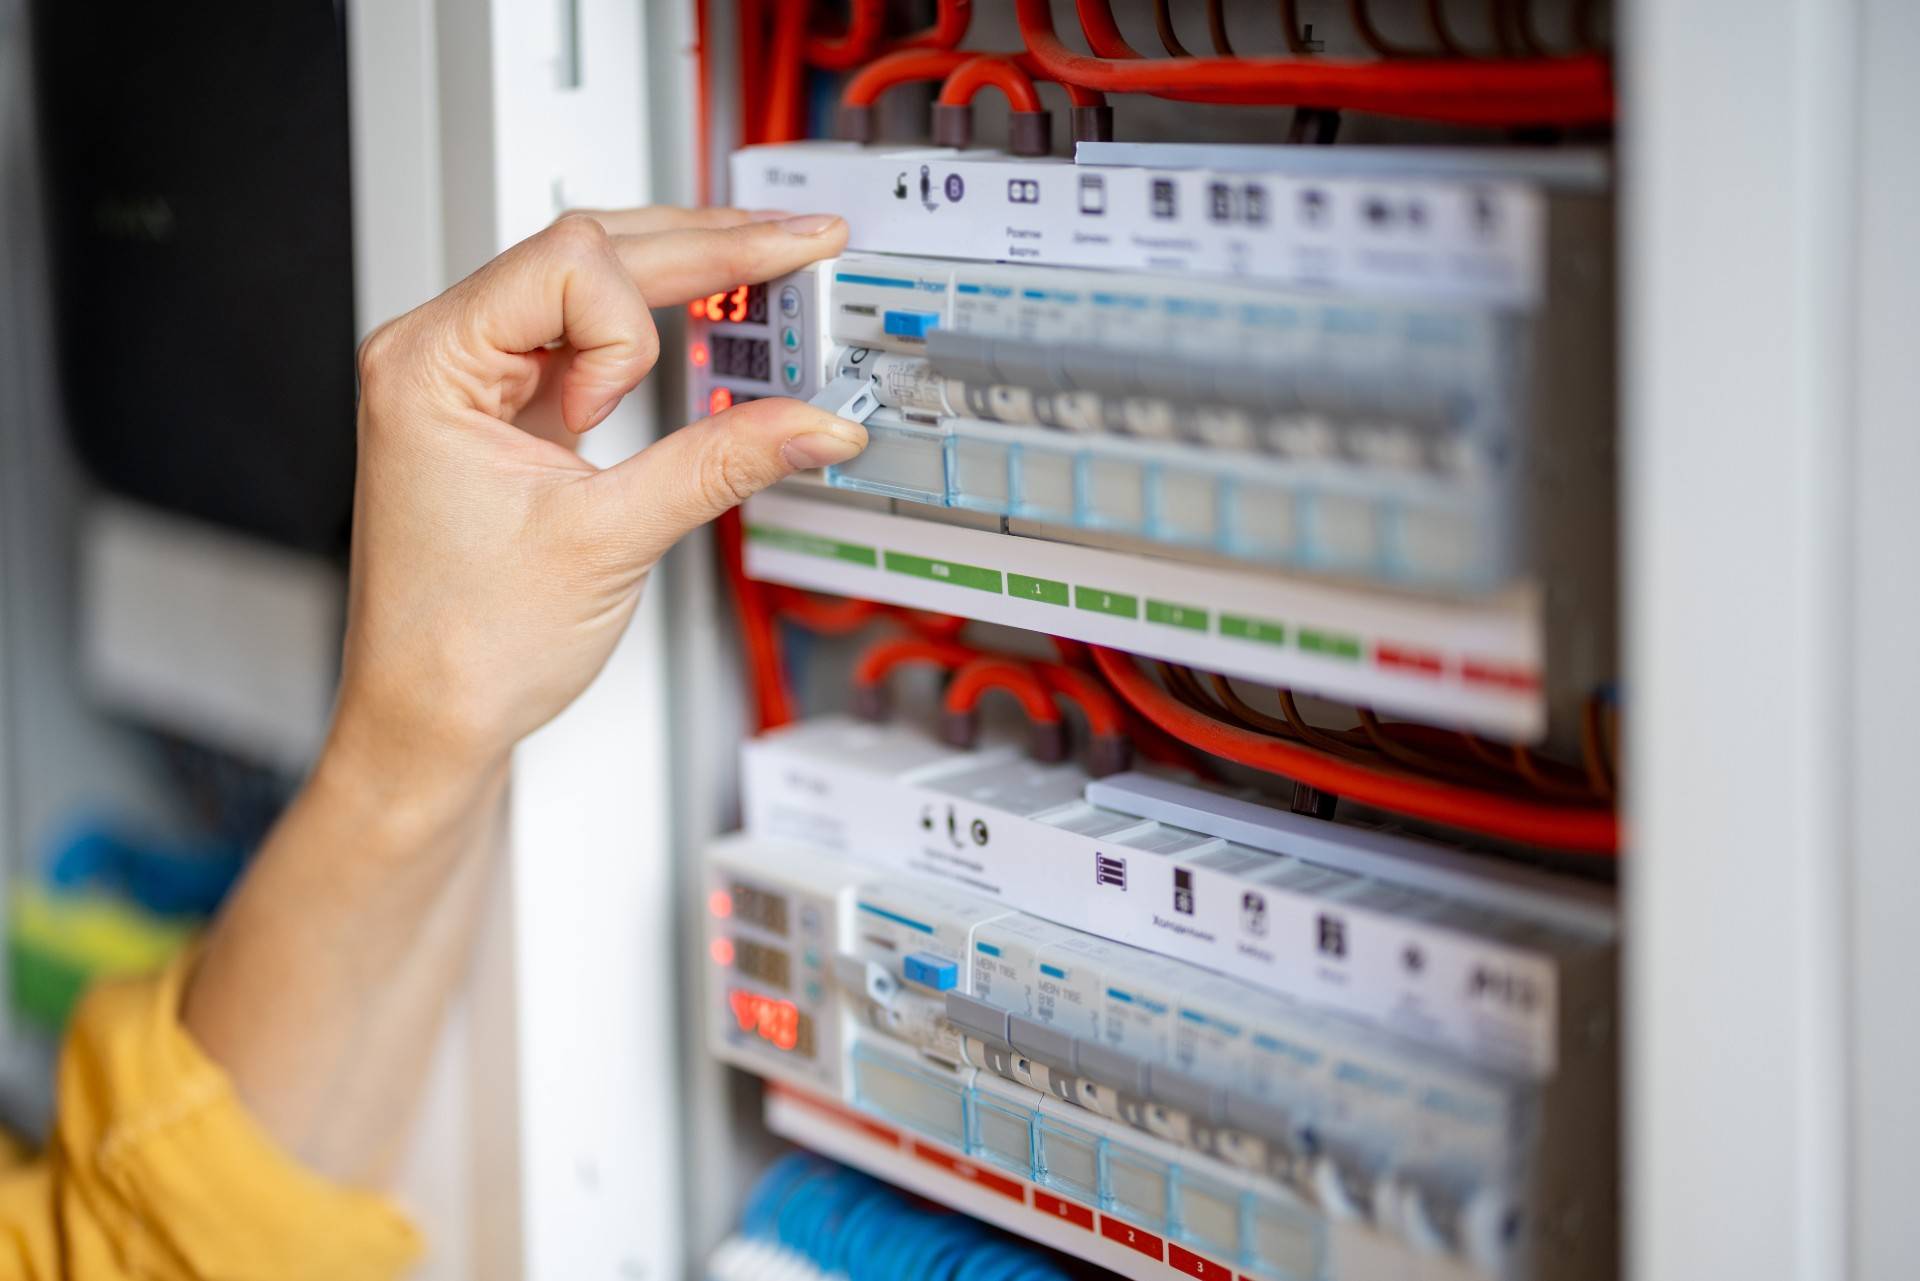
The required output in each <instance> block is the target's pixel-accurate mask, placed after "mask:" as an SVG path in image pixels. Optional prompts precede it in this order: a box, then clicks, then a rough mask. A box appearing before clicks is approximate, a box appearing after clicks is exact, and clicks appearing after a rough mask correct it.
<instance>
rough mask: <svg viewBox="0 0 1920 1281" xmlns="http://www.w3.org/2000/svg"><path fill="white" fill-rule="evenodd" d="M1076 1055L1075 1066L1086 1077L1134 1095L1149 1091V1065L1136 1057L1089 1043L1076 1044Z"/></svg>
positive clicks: (1106, 1046) (1082, 1041)
mask: <svg viewBox="0 0 1920 1281" xmlns="http://www.w3.org/2000/svg"><path fill="white" fill-rule="evenodd" d="M1073 1054H1074V1065H1075V1066H1076V1067H1078V1068H1079V1069H1080V1071H1081V1072H1082V1073H1084V1074H1085V1075H1087V1076H1090V1077H1093V1078H1095V1079H1096V1080H1098V1081H1101V1082H1103V1083H1105V1084H1106V1085H1109V1086H1112V1087H1114V1088H1116V1089H1121V1090H1126V1091H1129V1092H1130V1093H1133V1094H1145V1093H1146V1092H1147V1065H1146V1064H1145V1063H1144V1062H1143V1061H1141V1060H1140V1059H1137V1058H1135V1057H1134V1056H1133V1055H1131V1054H1127V1053H1124V1052H1123V1051H1120V1050H1116V1049H1114V1048H1113V1047H1112V1046H1109V1045H1103V1044H1101V1043H1100V1042H1098V1041H1088V1040H1081V1041H1080V1042H1079V1043H1078V1044H1076V1045H1075V1046H1074V1047H1073Z"/></svg>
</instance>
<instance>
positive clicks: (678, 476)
mask: <svg viewBox="0 0 1920 1281" xmlns="http://www.w3.org/2000/svg"><path fill="white" fill-rule="evenodd" d="M866 445H867V432H866V429H865V428H864V427H862V426H860V424H859V423H855V422H850V421H848V420H847V419H845V418H839V417H836V416H835V415H833V414H830V413H828V412H827V411H826V410H824V409H819V408H816V407H815V406H813V405H809V404H807V403H806V402H805V401H801V400H786V399H780V398H772V397H770V398H768V399H764V400H753V401H748V402H747V403H745V404H742V405H735V406H734V407H733V408H731V409H728V410H724V411H723V412H721V413H718V414H715V415H714V416H713V417H711V418H705V419H702V420H701V421H699V422H697V423H692V424H690V425H688V426H686V427H682V428H681V429H680V430H679V431H676V432H674V433H672V434H671V435H668V436H664V437H662V438H661V439H659V440H657V441H655V442H654V443H653V444H651V445H649V446H647V447H646V448H645V449H643V450H641V451H640V452H639V453H637V454H635V455H634V456H633V457H631V458H629V459H627V460H626V461H625V462H622V463H619V464H617V465H615V466H613V467H609V468H607V469H606V470H605V471H602V472H600V473H599V474H597V475H595V476H593V477H592V478H591V479H590V480H589V481H588V482H587V483H588V484H590V485H594V486H601V487H604V488H605V489H606V490H607V491H610V493H611V494H612V497H611V499H610V505H611V506H612V508H613V509H614V510H616V511H618V512H619V513H621V520H622V530H621V532H622V533H623V534H624V536H625V537H626V538H627V539H628V540H629V543H630V547H631V550H632V554H633V556H634V559H635V563H636V564H638V565H650V564H652V563H653V562H654V561H656V560H658V559H659V558H660V557H661V556H663V555H665V554H666V551H667V549H668V548H670V547H672V546H673V544H674V543H676V542H678V541H679V540H680V538H681V537H682V536H683V535H685V534H687V533H689V532H690V531H692V530H694V529H696V528H698V527H699V526H701V525H704V524H705V523H707V522H708V521H710V520H712V519H713V518H714V517H716V516H718V515H720V514H721V513H722V512H725V511H727V510H729V509H731V508H733V507H736V506H738V505H739V504H741V503H743V502H745V501H746V500H747V499H748V498H751V497H752V496H753V495H754V494H757V493H759V492H760V491H761V490H763V489H765V488H766V487H767V486H769V485H771V484H773V483H774V482H775V481H777V480H781V479H783V478H785V477H787V476H790V475H792V474H793V473H794V472H796V471H804V470H807V469H809V468H813V467H827V466H831V465H833V464H835V463H843V462H845V461H847V459H849V458H852V457H853V456H854V455H855V454H858V453H859V452H860V451H861V450H862V449H864V448H866ZM605 498H606V496H605V495H603V500H604V499H605ZM595 508H596V510H604V508H602V507H601V505H600V503H598V502H596V504H595ZM609 532H612V531H609Z"/></svg>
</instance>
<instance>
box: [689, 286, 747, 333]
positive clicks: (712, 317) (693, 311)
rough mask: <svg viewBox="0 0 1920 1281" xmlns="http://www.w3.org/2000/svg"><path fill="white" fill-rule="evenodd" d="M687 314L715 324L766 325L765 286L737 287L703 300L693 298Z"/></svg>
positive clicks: (708, 296)
mask: <svg viewBox="0 0 1920 1281" xmlns="http://www.w3.org/2000/svg"><path fill="white" fill-rule="evenodd" d="M687 314H689V315H691V316H692V317H693V318H694V319H695V320H706V321H711V322H713V323H714V324H716V325H764V324H766V323H767V287H766V286H765V285H739V286H737V287H735V288H733V289H723V290H721V291H720V292H719V293H717V294H708V295H707V296H706V297H705V298H695V299H694V300H693V301H692V302H690V303H688V304H687Z"/></svg>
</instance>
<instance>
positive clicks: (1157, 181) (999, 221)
mask: <svg viewBox="0 0 1920 1281" xmlns="http://www.w3.org/2000/svg"><path fill="white" fill-rule="evenodd" d="M732 199H733V202H734V203H735V204H737V205H740V206H742V207H746V208H758V207H765V208H774V209H801V208H805V209H813V210H819V211H822V212H829V213H838V214H840V215H842V216H843V217H845V218H846V219H847V221H848V223H849V224H850V225H851V227H852V239H851V241H850V242H849V243H850V246H851V247H852V248H853V249H856V250H871V251H874V252H880V253H904V254H932V255H936V256H939V257H946V258H975V259H984V260H987V261H990V262H1033V263H1051V264H1055V265H1060V266H1074V267H1126V268H1133V269H1137V270H1146V271H1158V272H1176V273H1183V274H1186V273H1193V274H1201V275H1210V276H1229V277H1236V278H1250V279H1256V280H1265V281H1271V282H1275V283H1282V284H1287V285H1292V286H1296V287H1300V288H1307V289H1341V290H1348V291H1354V292H1364V293H1369V294H1376V295H1383V296H1391V297H1403V298H1452V299H1461V300H1467V301H1476V302H1483V303H1491V304H1503V305H1509V306H1519V307H1526V306H1531V305H1533V304H1534V303H1536V302H1537V301H1538V300H1539V298H1540V295H1541V287H1542V278H1543V274H1544V273H1543V267H1542V259H1543V253H1544V243H1545V237H1544V229H1545V204H1544V201H1543V198H1542V197H1541V195H1540V193H1539V192H1538V191H1536V190H1535V189H1533V188H1532V187H1531V186H1529V185H1527V184H1525V183H1520V182H1514V181H1510V180H1500V179H1486V180H1474V181H1406V180H1391V179H1387V178H1384V177H1382V178H1372V177H1364V178H1356V177H1318V176H1312V177H1302V176H1297V175H1282V174H1254V173H1244V172H1238V173H1235V172H1210V171H1207V170H1196V169H1136V168H1127V167H1110V166H1094V165H1075V164H1070V163H1062V162H1059V161H1032V160H1027V161H1022V160H1013V159H1009V158H1006V157H1002V156H995V155H991V154H983V153H979V152H970V153H961V152H954V151H946V150H939V149H933V148H919V149H913V150H878V149H864V148H860V147H857V146H853V145H852V144H841V143H812V144H799V145H794V146H782V147H749V148H747V149H745V150H742V151H738V152H735V153H734V157H733V191H732Z"/></svg>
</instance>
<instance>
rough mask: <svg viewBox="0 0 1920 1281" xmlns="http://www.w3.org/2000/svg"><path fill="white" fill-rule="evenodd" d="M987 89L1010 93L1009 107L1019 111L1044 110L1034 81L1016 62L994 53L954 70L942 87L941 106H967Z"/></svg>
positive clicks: (970, 59) (967, 62) (974, 59)
mask: <svg viewBox="0 0 1920 1281" xmlns="http://www.w3.org/2000/svg"><path fill="white" fill-rule="evenodd" d="M986 88H994V89H998V90H999V91H1000V92H1001V93H1004V94H1006V95H1007V105H1008V106H1009V107H1011V108H1013V110H1015V111H1026V112H1035V111H1041V110H1044V108H1043V107H1042V105H1041V102H1040V91H1039V90H1037V89H1035V88H1034V87H1033V78H1032V77H1031V76H1029V75H1027V74H1026V72H1024V71H1022V70H1020V68H1019V67H1018V66H1016V65H1014V61H1013V59H1011V58H1002V57H999V56H997V55H995V54H990V53H987V54H981V55H979V56H977V57H973V58H969V59H967V60H966V61H965V62H963V63H961V64H960V65H959V66H958V67H956V68H954V71H953V74H952V75H950V76H948V77H947V81H946V83H945V84H943V85H941V86H940V103H941V105H942V106H946V107H965V106H968V105H970V104H971V103H972V102H973V100H974V97H975V95H977V94H978V93H979V92H980V91H981V90H982V89H986Z"/></svg>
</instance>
